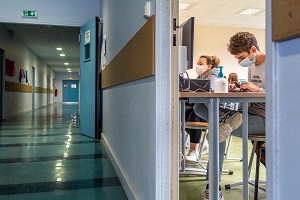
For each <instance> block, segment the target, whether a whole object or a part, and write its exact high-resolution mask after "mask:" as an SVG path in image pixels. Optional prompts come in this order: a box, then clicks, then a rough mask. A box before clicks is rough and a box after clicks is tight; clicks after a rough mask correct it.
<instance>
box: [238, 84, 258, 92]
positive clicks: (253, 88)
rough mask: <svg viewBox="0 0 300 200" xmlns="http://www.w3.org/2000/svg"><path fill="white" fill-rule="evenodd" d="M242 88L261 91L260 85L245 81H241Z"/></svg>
mask: <svg viewBox="0 0 300 200" xmlns="http://www.w3.org/2000/svg"><path fill="white" fill-rule="evenodd" d="M240 88H241V90H243V91H247V90H248V91H250V92H259V87H258V86H256V85H254V84H253V83H251V82H243V83H241V87H240Z"/></svg>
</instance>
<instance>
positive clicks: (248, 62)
mask: <svg viewBox="0 0 300 200" xmlns="http://www.w3.org/2000/svg"><path fill="white" fill-rule="evenodd" d="M253 56H254V58H253V60H250V58H249V57H247V58H245V59H244V60H242V61H241V62H239V65H241V66H242V67H249V66H250V65H253V64H254V63H255V62H256V54H255V53H253Z"/></svg>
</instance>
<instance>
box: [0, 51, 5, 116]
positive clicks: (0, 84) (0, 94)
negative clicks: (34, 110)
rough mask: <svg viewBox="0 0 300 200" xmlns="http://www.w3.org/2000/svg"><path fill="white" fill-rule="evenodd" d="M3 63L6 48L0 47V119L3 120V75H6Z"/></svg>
mask: <svg viewBox="0 0 300 200" xmlns="http://www.w3.org/2000/svg"><path fill="white" fill-rule="evenodd" d="M3 63H4V50H3V49H0V119H1V120H2V102H3V99H2V98H3V90H2V88H3V77H4V74H3V73H4V70H3Z"/></svg>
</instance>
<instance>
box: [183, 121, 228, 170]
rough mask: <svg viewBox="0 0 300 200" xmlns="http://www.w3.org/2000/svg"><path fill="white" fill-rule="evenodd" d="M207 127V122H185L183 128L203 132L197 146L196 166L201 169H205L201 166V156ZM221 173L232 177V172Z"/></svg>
mask: <svg viewBox="0 0 300 200" xmlns="http://www.w3.org/2000/svg"><path fill="white" fill-rule="evenodd" d="M208 125H209V124H208V123H207V122H185V128H188V129H201V130H205V133H204V134H203V137H202V138H203V139H202V142H201V144H200V146H199V157H198V164H199V165H200V166H201V167H202V168H203V169H206V167H205V166H204V165H203V161H202V160H201V159H202V155H203V148H204V141H205V138H206V136H207V134H208ZM222 173H225V174H229V175H232V174H233V171H231V170H223V171H222Z"/></svg>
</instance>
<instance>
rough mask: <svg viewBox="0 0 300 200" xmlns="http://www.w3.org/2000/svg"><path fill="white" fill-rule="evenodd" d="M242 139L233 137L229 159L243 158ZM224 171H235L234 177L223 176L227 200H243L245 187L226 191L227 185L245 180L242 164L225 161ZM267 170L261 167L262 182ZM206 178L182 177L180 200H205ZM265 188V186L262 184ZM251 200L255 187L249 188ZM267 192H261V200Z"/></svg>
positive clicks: (253, 175)
mask: <svg viewBox="0 0 300 200" xmlns="http://www.w3.org/2000/svg"><path fill="white" fill-rule="evenodd" d="M248 148H249V158H250V154H251V150H252V144H251V142H249V145H248ZM241 149H242V139H241V138H238V137H233V141H232V144H231V148H230V153H229V156H228V157H229V158H230V157H231V158H240V157H242V150H241ZM203 160H204V161H207V160H208V155H204V156H203ZM255 162H256V160H255V159H254V161H253V165H252V172H251V176H250V178H251V180H254V178H255ZM195 166H196V167H197V165H195V164H192V167H195ZM223 169H228V170H231V171H233V175H228V174H223V175H222V183H221V187H222V192H223V196H224V199H225V200H241V199H243V187H242V186H237V187H233V188H231V189H230V190H225V185H226V184H230V183H235V182H240V181H242V179H243V176H242V162H240V161H236V160H225V161H224V167H223ZM265 177H266V169H265V167H264V166H263V165H262V164H261V165H260V180H265ZM207 182H208V181H207V180H206V178H205V176H196V175H180V183H179V197H180V198H179V199H180V200H203V193H204V191H205V187H206V184H207ZM261 186H265V184H261ZM249 194H250V196H249V199H253V195H254V187H253V186H251V185H250V186H249ZM265 198H266V192H264V191H262V190H259V199H265Z"/></svg>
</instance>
